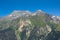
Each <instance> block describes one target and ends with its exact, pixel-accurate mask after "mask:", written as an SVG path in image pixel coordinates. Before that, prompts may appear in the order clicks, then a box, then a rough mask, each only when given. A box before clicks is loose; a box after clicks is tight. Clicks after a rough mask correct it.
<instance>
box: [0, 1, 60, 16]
mask: <svg viewBox="0 0 60 40" xmlns="http://www.w3.org/2000/svg"><path fill="white" fill-rule="evenodd" d="M38 9H41V10H43V11H45V12H47V13H49V14H53V15H56V16H60V0H0V16H6V15H8V14H10V13H11V12H13V11H14V10H29V11H32V12H35V11H36V10H38Z"/></svg>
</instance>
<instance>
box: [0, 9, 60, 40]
mask: <svg viewBox="0 0 60 40" xmlns="http://www.w3.org/2000/svg"><path fill="white" fill-rule="evenodd" d="M0 40H60V17H59V16H53V15H51V14H48V13H46V12H44V11H42V10H37V11H36V12H34V13H33V12H30V11H28V10H27V11H21V10H15V11H13V12H12V13H11V14H10V15H8V16H5V17H2V18H0Z"/></svg>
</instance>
